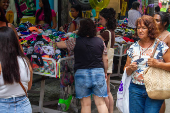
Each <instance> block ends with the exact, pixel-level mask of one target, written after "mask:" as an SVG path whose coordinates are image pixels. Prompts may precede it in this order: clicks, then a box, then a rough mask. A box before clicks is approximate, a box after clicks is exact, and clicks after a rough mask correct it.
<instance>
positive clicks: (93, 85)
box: [56, 19, 108, 113]
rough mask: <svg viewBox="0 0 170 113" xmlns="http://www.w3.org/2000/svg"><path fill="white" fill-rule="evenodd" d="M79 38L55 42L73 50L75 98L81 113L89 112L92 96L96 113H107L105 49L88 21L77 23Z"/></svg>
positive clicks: (92, 23)
mask: <svg viewBox="0 0 170 113" xmlns="http://www.w3.org/2000/svg"><path fill="white" fill-rule="evenodd" d="M77 35H78V38H70V39H69V40H66V41H63V42H58V43H56V45H57V47H59V48H67V49H68V50H74V57H75V65H74V70H75V76H74V78H75V90H76V98H79V99H81V113H91V95H92V94H93V96H94V100H95V104H96V106H97V109H98V112H99V113H108V109H107V107H106V104H105V101H104V97H107V96H108V95H107V85H106V79H105V78H107V65H108V61H107V60H108V58H107V49H106V47H105V44H104V42H103V41H102V39H101V38H99V37H96V26H95V24H94V22H93V21H92V20H91V19H82V20H80V28H79V30H78V33H77Z"/></svg>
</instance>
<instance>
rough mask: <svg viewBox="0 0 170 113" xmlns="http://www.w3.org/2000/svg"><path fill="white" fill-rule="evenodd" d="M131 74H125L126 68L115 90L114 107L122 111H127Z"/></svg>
mask: <svg viewBox="0 0 170 113" xmlns="http://www.w3.org/2000/svg"><path fill="white" fill-rule="evenodd" d="M130 81H131V76H127V74H126V69H125V71H124V73H123V76H122V80H121V83H120V86H119V89H118V92H117V101H116V107H117V108H118V110H119V111H120V112H122V113H129V85H130Z"/></svg>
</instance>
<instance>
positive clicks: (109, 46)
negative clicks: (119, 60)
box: [105, 30, 111, 49]
mask: <svg viewBox="0 0 170 113" xmlns="http://www.w3.org/2000/svg"><path fill="white" fill-rule="evenodd" d="M105 31H108V32H109V42H108V44H107V48H108V49H109V48H111V32H110V31H109V30H105Z"/></svg>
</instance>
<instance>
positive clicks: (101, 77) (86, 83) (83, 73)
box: [74, 68, 108, 99]
mask: <svg viewBox="0 0 170 113" xmlns="http://www.w3.org/2000/svg"><path fill="white" fill-rule="evenodd" d="M74 78H75V90H76V98H79V99H82V98H83V97H88V96H90V95H91V94H94V95H96V96H98V97H107V96H108V95H107V85H106V80H105V73H104V69H103V68H92V69H78V70H77V71H76V73H75V77H74Z"/></svg>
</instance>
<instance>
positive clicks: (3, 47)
mask: <svg viewBox="0 0 170 113" xmlns="http://www.w3.org/2000/svg"><path fill="white" fill-rule="evenodd" d="M0 34H1V35H0V62H1V67H2V72H3V79H4V83H5V84H13V83H14V81H15V82H17V83H18V82H19V81H20V79H21V78H20V70H19V64H18V60H17V57H18V56H20V57H21V58H22V59H23V61H24V63H25V65H26V63H27V66H29V65H30V62H29V59H28V58H27V57H26V56H25V55H24V53H23V51H22V50H21V48H20V44H19V41H18V38H17V37H16V35H15V33H14V31H13V29H12V28H10V27H6V26H5V27H0ZM24 59H25V60H24ZM25 61H26V62H25ZM27 66H26V67H27Z"/></svg>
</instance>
